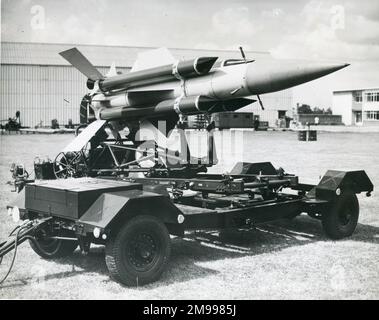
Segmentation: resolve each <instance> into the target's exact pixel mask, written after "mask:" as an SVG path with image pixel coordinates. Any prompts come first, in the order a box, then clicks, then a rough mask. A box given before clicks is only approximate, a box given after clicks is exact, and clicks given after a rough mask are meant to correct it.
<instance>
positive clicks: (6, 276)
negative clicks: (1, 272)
mask: <svg viewBox="0 0 379 320" xmlns="http://www.w3.org/2000/svg"><path fill="white" fill-rule="evenodd" d="M29 224H30V221H27V222H25V223H24V224H22V225H21V226H17V227H16V228H14V229H13V231H12V232H11V233H10V234H11V235H12V234H13V232H15V231H16V230H17V229H18V231H17V233H16V239H15V243H14V254H13V258H12V262H11V265H10V266H9V269H8V272H7V274H6V275H5V276H4V277H3V279H1V280H0V285H2V284H3V282H4V281H5V280H6V279H7V278H8V276H9V274H10V273H11V271H12V268H13V265H14V262H15V260H16V255H17V247H18V237H19V234H20V232H21V231H22V230H23V229H24V228H26V227H27V226H29ZM2 261H3V257H1V258H0V264H1V263H2Z"/></svg>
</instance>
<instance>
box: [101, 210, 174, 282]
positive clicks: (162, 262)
mask: <svg viewBox="0 0 379 320" xmlns="http://www.w3.org/2000/svg"><path fill="white" fill-rule="evenodd" d="M170 252H171V242H170V235H169V233H168V231H167V228H166V226H165V225H164V224H163V222H162V221H160V220H159V219H157V218H156V217H153V216H147V215H141V216H136V217H134V218H132V219H131V220H129V221H128V222H127V223H126V224H125V225H124V226H122V227H121V229H119V231H118V232H117V233H116V234H115V235H114V236H111V237H110V238H109V241H108V243H107V244H106V247H105V262H106V264H107V267H108V270H109V272H110V274H111V276H112V277H113V278H114V279H115V280H117V281H119V282H121V283H123V284H125V285H128V286H139V285H144V284H147V283H150V282H153V281H156V280H157V279H158V278H159V277H160V275H161V274H162V272H163V271H164V269H165V267H166V265H167V262H168V260H169V257H170Z"/></svg>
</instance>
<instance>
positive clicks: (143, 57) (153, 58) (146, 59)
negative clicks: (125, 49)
mask: <svg viewBox="0 0 379 320" xmlns="http://www.w3.org/2000/svg"><path fill="white" fill-rule="evenodd" d="M174 62H175V58H174V57H173V55H172V54H171V52H170V51H169V50H168V49H167V48H158V49H153V50H147V51H144V52H141V53H139V54H138V57H137V60H136V61H135V62H134V64H133V67H132V70H131V72H133V71H139V70H145V69H149V68H155V67H160V66H164V65H168V64H173V63H174Z"/></svg>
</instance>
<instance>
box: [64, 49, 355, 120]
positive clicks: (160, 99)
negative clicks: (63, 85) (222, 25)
mask: <svg viewBox="0 0 379 320" xmlns="http://www.w3.org/2000/svg"><path fill="white" fill-rule="evenodd" d="M60 54H61V56H62V57H63V58H65V59H66V60H67V61H69V62H70V63H71V64H72V65H73V66H74V67H76V68H77V69H78V70H79V71H80V72H82V73H83V74H85V75H86V76H87V77H88V79H89V80H88V82H87V85H88V87H89V88H90V89H92V88H94V87H95V86H94V84H95V83H97V84H98V86H97V87H96V89H93V90H92V91H91V93H90V95H89V97H90V102H89V104H90V106H91V108H92V109H93V111H94V114H95V115H96V118H97V119H105V120H116V119H118V120H119V119H122V120H126V121H127V120H128V119H137V120H138V118H140V119H146V118H149V117H150V118H151V117H157V116H165V115H171V114H174V115H175V114H184V115H191V114H198V113H208V114H210V113H214V112H220V111H223V110H237V109H239V108H240V107H241V105H242V106H245V105H246V103H247V102H249V101H250V103H252V102H253V101H252V100H249V99H244V98H245V97H249V96H253V95H257V96H258V97H259V95H260V94H265V93H271V92H275V91H280V90H284V89H288V88H291V87H294V86H296V85H300V84H303V83H306V82H309V81H312V80H315V79H318V78H320V77H323V76H326V75H328V74H330V73H333V72H335V71H337V70H340V69H342V68H345V67H347V66H348V65H349V64H335V63H334V64H331V63H319V62H317V63H316V62H309V61H308V62H299V61H295V62H293V61H292V62H291V61H287V60H271V61H270V60H262V61H255V60H246V59H241V60H238V59H228V60H224V61H220V62H219V63H217V64H216V60H217V57H199V58H196V59H191V60H185V61H177V62H174V63H171V64H167V63H166V64H164V65H161V66H156V67H153V68H145V69H142V70H139V71H132V72H129V73H127V74H121V75H117V76H111V77H104V76H102V75H101V74H100V72H99V71H98V70H97V69H96V68H95V67H94V66H93V65H91V63H90V62H89V61H88V60H87V58H85V57H84V56H83V55H82V54H81V53H80V52H79V51H78V50H77V49H76V48H72V49H69V50H66V51H64V52H61V53H60ZM165 61H167V60H165ZM170 61H174V60H173V59H172V60H170ZM140 62H141V61H140ZM145 65H146V66H147V65H149V64H148V63H146V64H145Z"/></svg>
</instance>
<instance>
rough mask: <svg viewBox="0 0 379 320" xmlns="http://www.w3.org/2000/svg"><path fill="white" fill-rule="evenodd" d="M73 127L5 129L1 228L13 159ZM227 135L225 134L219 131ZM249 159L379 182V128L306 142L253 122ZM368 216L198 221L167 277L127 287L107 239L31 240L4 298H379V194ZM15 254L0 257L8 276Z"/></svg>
mask: <svg viewBox="0 0 379 320" xmlns="http://www.w3.org/2000/svg"><path fill="white" fill-rule="evenodd" d="M71 139H72V136H71V135H50V136H47V135H10V136H7V135H3V136H0V181H1V192H0V238H5V237H6V235H7V233H8V232H9V231H10V230H11V229H12V227H13V226H14V223H13V222H11V220H10V218H9V217H8V216H7V214H6V209H5V206H6V204H7V203H9V202H10V201H11V200H12V199H14V198H15V196H16V194H15V193H12V192H11V189H12V187H11V186H10V185H7V184H6V182H7V181H9V180H10V172H9V167H10V164H11V163H12V162H20V163H24V164H25V165H26V166H27V168H29V169H30V168H32V164H33V160H34V157H35V156H36V155H39V156H42V157H44V156H50V157H51V158H54V155H56V154H57V152H58V151H59V150H60V149H61V148H62V147H63V146H65V145H66V144H67V143H68V142H69V141H70V140H71ZM217 139H219V137H217ZM241 145H242V141H241V139H240V138H238V139H237V142H235V143H232V144H231V147H230V146H227V145H223V147H222V148H220V149H219V150H218V155H219V158H220V162H219V164H218V166H217V167H216V168H214V169H213V171H218V172H224V171H228V170H230V169H231V168H232V166H233V164H234V163H235V162H236V161H239V160H241V158H240V157H239V156H240V153H239V151H238V152H236V151H235V149H236V148H237V149H238V148H240V147H241ZM242 146H243V149H241V150H243V153H244V159H243V160H244V161H252V162H259V161H271V162H272V163H273V164H274V165H275V166H276V167H279V166H281V167H283V168H285V169H286V171H287V172H290V173H296V174H298V175H299V176H300V178H301V181H305V182H314V183H317V180H318V178H319V176H322V175H323V174H324V173H325V171H326V170H327V169H348V170H349V169H364V170H366V172H367V173H368V175H369V176H370V178H371V179H372V181H373V183H374V186H378V185H379V134H378V133H365V134H359V133H352V134H350V133H319V137H318V141H317V142H300V141H297V136H296V134H295V133H293V132H246V133H245V134H244V139H243V145H242ZM358 198H359V201H360V210H361V211H360V214H361V215H360V219H359V224H358V227H357V229H356V232H355V233H354V235H353V236H352V237H351V238H349V239H345V240H342V241H331V240H328V239H327V238H326V237H325V236H324V234H323V231H322V228H321V224H320V223H319V221H316V220H313V219H311V218H309V217H307V216H300V217H297V218H295V219H294V220H293V221H279V222H276V223H272V224H269V225H262V226H259V227H257V228H256V229H251V230H236V231H233V232H229V233H228V235H227V237H226V238H224V237H221V236H220V235H219V233H218V232H216V231H198V232H196V233H193V234H189V235H187V236H186V238H184V239H179V238H174V239H172V242H173V247H172V256H171V260H170V263H169V266H168V269H167V271H166V272H165V273H164V274H163V276H162V278H161V279H160V281H158V282H156V283H153V284H150V285H147V286H144V287H140V288H126V287H123V286H122V285H120V284H118V283H116V282H114V281H113V280H111V279H110V278H109V276H108V272H107V268H106V265H105V262H104V251H103V248H102V247H100V246H98V247H94V248H93V250H92V251H91V252H90V254H89V255H87V256H84V255H81V254H80V252H79V251H78V250H77V251H75V253H74V255H73V256H72V257H68V258H64V259H58V260H56V261H45V260H43V259H41V258H39V257H38V256H37V255H36V254H35V253H34V252H33V251H32V249H31V248H30V247H29V245H28V244H23V245H22V246H20V247H19V251H18V256H17V259H16V264H15V267H14V269H13V271H12V273H11V275H10V277H9V278H8V280H7V281H6V282H5V283H4V284H3V286H2V287H0V298H10V299H15V298H22V299H24V298H31V299H43V298H49V299H378V298H379V247H378V245H379V212H378V204H379V201H378V196H377V195H376V194H375V192H374V193H373V196H372V197H370V198H366V197H365V196H364V195H358ZM10 260H11V256H9V255H8V256H7V257H6V258H4V262H3V264H2V265H1V266H0V278H1V277H2V276H3V275H4V273H5V272H6V270H7V268H8V266H9V263H10Z"/></svg>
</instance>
